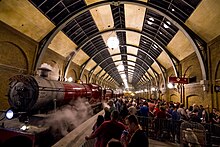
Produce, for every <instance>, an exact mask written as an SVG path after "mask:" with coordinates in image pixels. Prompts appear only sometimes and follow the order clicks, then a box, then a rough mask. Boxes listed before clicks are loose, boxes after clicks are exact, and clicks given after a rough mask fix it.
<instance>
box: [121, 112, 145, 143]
mask: <svg viewBox="0 0 220 147" xmlns="http://www.w3.org/2000/svg"><path fill="white" fill-rule="evenodd" d="M126 121H127V124H128V130H129V135H130V137H126V136H123V135H122V138H121V141H122V143H123V145H124V147H148V146H149V142H148V137H147V135H146V133H145V132H144V131H143V130H142V129H141V127H140V125H139V123H138V119H137V118H136V116H134V115H130V116H128V117H127V119H126Z"/></svg>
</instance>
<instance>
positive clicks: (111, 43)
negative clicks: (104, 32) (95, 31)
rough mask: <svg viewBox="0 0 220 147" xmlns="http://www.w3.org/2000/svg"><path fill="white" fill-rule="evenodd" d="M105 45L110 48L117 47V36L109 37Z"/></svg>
mask: <svg viewBox="0 0 220 147" xmlns="http://www.w3.org/2000/svg"><path fill="white" fill-rule="evenodd" d="M107 46H108V47H109V48H110V49H115V48H118V46H119V40H118V38H117V37H109V38H108V40H107Z"/></svg>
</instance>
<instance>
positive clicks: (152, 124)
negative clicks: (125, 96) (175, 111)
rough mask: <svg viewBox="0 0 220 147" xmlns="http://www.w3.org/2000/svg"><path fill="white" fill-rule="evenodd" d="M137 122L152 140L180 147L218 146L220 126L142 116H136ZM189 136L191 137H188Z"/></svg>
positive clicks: (219, 142) (219, 143)
mask: <svg viewBox="0 0 220 147" xmlns="http://www.w3.org/2000/svg"><path fill="white" fill-rule="evenodd" d="M138 120H139V123H140V125H141V126H142V128H143V130H145V131H146V133H147V134H148V137H149V138H152V139H157V140H160V141H171V142H177V143H180V145H181V146H184V145H187V146H189V145H190V144H191V145H195V144H197V145H199V146H201V147H203V146H219V145H220V124H210V123H195V122H189V121H173V120H172V119H154V118H152V117H142V116H138ZM190 135H191V137H189V136H190ZM193 137H194V138H193Z"/></svg>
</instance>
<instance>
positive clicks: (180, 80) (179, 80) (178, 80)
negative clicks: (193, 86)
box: [169, 77, 189, 84]
mask: <svg viewBox="0 0 220 147" xmlns="http://www.w3.org/2000/svg"><path fill="white" fill-rule="evenodd" d="M169 82H170V83H180V84H188V83H189V78H179V77H169Z"/></svg>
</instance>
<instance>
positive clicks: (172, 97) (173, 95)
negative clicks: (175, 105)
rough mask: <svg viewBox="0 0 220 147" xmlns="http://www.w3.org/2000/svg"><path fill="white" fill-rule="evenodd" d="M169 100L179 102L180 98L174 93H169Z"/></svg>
mask: <svg viewBox="0 0 220 147" xmlns="http://www.w3.org/2000/svg"><path fill="white" fill-rule="evenodd" d="M170 101H173V102H180V98H179V97H178V96H177V95H176V94H171V95H170Z"/></svg>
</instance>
